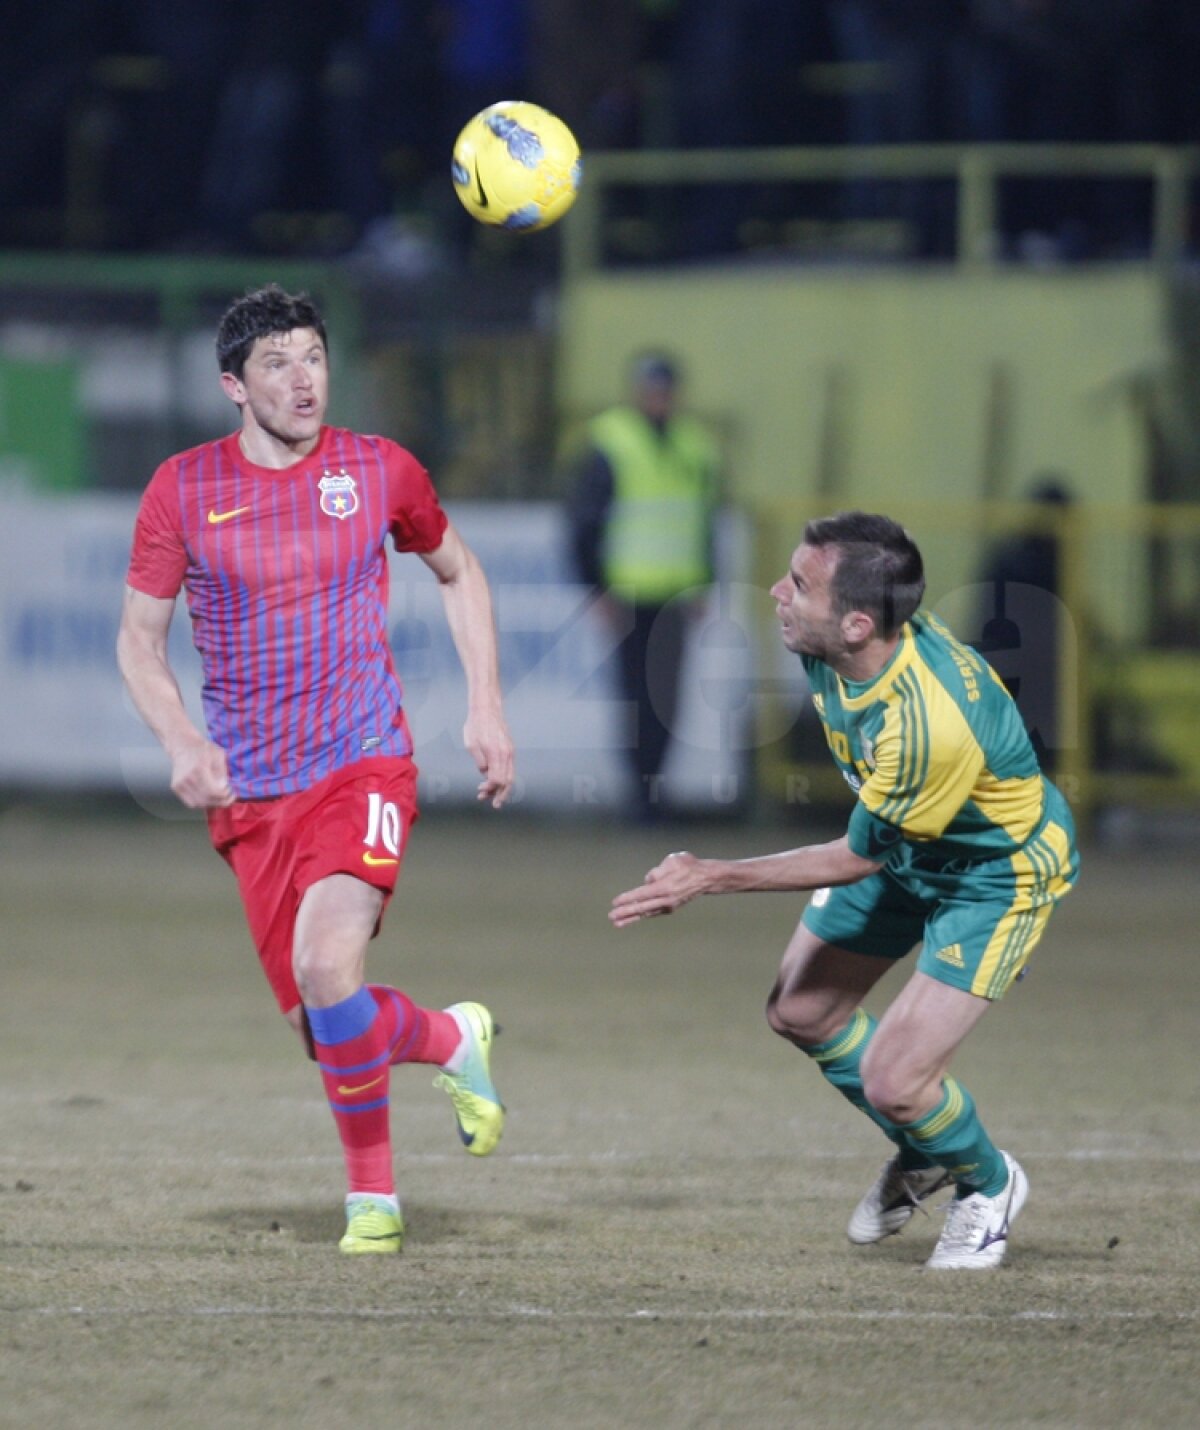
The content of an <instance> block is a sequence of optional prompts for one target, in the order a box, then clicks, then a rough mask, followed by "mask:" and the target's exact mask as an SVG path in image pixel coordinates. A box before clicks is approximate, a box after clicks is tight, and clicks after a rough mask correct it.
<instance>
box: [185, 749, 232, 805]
mask: <svg viewBox="0 0 1200 1430" xmlns="http://www.w3.org/2000/svg"><path fill="white" fill-rule="evenodd" d="M171 792H172V793H173V794H174V795H175V796H176V798H177V799H179V800H180V801H181V802H182V803H183V804H186V805H187V807H188V808H189V809H221V808H223V807H224V806H226V805H230V804H232V803H233V801H234V798H235V796H234V793H233V787H232V785H231V784H230V783H229V763H228V761H227V760H226V758H225V751H224V750H222V749H221V747H220V746H219V745H214V744H213V742H212V741H211V740H202V741H198V742H196V743H195V744H190V745H185V746H184V748H183V749H182V750H179V751H178V752H177V753H176V754H175V756H174V758H173V759H172V761H171Z"/></svg>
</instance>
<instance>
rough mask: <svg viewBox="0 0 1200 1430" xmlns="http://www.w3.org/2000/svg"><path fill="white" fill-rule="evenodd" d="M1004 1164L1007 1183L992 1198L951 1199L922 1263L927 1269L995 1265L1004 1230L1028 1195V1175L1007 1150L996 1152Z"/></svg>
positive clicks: (1005, 1241)
mask: <svg viewBox="0 0 1200 1430" xmlns="http://www.w3.org/2000/svg"><path fill="white" fill-rule="evenodd" d="M1000 1155H1001V1156H1002V1157H1003V1158H1004V1162H1005V1165H1006V1166H1007V1167H1008V1183H1007V1185H1006V1186H1005V1188H1004V1190H1003V1191H1001V1192H999V1193H997V1195H996V1196H994V1197H987V1196H984V1194H983V1193H982V1192H973V1193H972V1194H971V1195H970V1196H969V1197H963V1198H962V1200H961V1201H953V1202H951V1203H950V1207H949V1209H948V1210H947V1212H946V1225H945V1227H944V1228H943V1230H942V1234H941V1236H940V1237H939V1238H938V1244H937V1245H936V1246H935V1247H934V1249H933V1255H932V1256H931V1257H930V1258H929V1260H928V1261H927V1262H926V1263H925V1266H926V1269H927V1270H929V1271H989V1270H991V1268H992V1267H993V1266H999V1265H1000V1263H1001V1262H1002V1261H1003V1260H1004V1253H1005V1252H1006V1251H1007V1250H1008V1231H1009V1228H1010V1227H1011V1226H1012V1224H1013V1222H1014V1221H1016V1219H1017V1214H1018V1213H1019V1212H1020V1210H1021V1208H1022V1207H1023V1206H1024V1205H1025V1198H1026V1197H1027V1196H1028V1195H1029V1178H1028V1177H1026V1175H1025V1173H1024V1172H1023V1171H1022V1169H1021V1164H1020V1163H1019V1162H1018V1161H1017V1160H1016V1159H1015V1158H1014V1157H1010V1156H1009V1155H1008V1153H1007V1152H1001V1154H1000Z"/></svg>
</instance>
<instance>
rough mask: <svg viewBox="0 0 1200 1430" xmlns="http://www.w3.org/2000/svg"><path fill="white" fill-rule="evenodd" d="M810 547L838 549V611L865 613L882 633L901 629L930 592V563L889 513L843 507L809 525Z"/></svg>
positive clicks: (834, 588)
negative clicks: (927, 567) (927, 579)
mask: <svg viewBox="0 0 1200 1430" xmlns="http://www.w3.org/2000/svg"><path fill="white" fill-rule="evenodd" d="M804 542H805V545H807V546H833V547H836V548H837V564H836V565H835V567H834V568H833V580H832V581H831V583H830V595H831V598H832V602H833V609H834V613H835V615H838V616H844V615H847V614H848V613H849V612H850V611H865V612H866V614H867V615H868V616H870V617H871V619H872V620H873V621H874V622H875V629H876V631H877V632H878V633H879V634H880V635H881V636H890V635H892V634H894V633H895V632H896V631H898V630H899V629H900V627H901V626H902V625H903V624H904V622H905V621H907V620H908V619H909V617H910V616H911V615H912V614H913V612H914V611H916V609H917V607H918V606H919V605H920V604H921V597H922V596H923V595H924V594H925V565H924V562H923V561H922V560H921V553H920V552H919V551H918V550H917V545H916V542H915V541H913V539H912V537H911V536H909V534H908V532H907V531H905V529H904V528H903V527H902V526H901V525H900V524H899V522H895V521H893V520H892V519H891V517H887V516H872V515H870V514H869V513H867V512H864V511H842V512H838V514H837V515H836V516H822V517H818V518H817V519H816V520H814V521H810V522H809V523H808V525H807V526H806V527H805V528H804Z"/></svg>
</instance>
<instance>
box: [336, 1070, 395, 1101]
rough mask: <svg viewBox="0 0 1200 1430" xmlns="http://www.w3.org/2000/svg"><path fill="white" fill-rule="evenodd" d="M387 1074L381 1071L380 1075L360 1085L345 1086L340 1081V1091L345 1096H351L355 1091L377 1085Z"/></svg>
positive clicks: (363, 1090)
mask: <svg viewBox="0 0 1200 1430" xmlns="http://www.w3.org/2000/svg"><path fill="white" fill-rule="evenodd" d="M386 1076H387V1074H386V1073H381V1074H380V1075H379V1077H377V1078H372V1080H371V1081H370V1082H364V1083H362V1084H361V1085H360V1086H358V1087H343V1086H342V1084H341V1083H338V1092H340V1093H341V1094H342V1095H343V1096H344V1097H349V1096H350V1095H351V1094H352V1093H355V1092H366V1090H367V1089H368V1088H369V1087H375V1086H376V1084H378V1083H381V1082H382V1081H383V1079H384V1077H386Z"/></svg>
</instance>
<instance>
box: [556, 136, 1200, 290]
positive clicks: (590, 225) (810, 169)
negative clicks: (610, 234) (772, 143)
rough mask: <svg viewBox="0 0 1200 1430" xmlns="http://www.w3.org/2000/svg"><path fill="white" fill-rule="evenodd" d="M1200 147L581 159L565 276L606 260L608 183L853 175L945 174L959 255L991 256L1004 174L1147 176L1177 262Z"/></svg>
mask: <svg viewBox="0 0 1200 1430" xmlns="http://www.w3.org/2000/svg"><path fill="white" fill-rule="evenodd" d="M1198 172H1200V148H1197V147H1169V146H1164V145H1156V144H974V145H960V144H926V145H869V146H867V145H864V146H852V145H839V146H833V147H816V146H809V147H805V146H799V147H781V148H777V149H682V150H645V151H640V150H638V151H628V152H625V151H607V152H601V153H596V154H587V155H585V157H584V183H583V186H582V188H581V190H580V194H579V199H578V201H577V202H576V205H575V211H574V212H573V213H572V215H571V217H570V219H569V220H568V222H567V223H566V224H564V225H563V265H564V275H565V277H566V278H567V279H568V280H577V279H579V278H582V277H584V276H585V275H586V274H588V273H590V272H592V271H594V270H595V269H597V268H599V267H601V266H602V263H603V249H604V199H605V195H606V192H607V191H608V190H610V189H611V188H613V187H614V186H618V185H621V186H627V187H633V188H643V189H650V188H665V187H678V186H681V185H689V186H694V185H705V184H734V183H737V184H743V183H744V184H766V183H807V182H813V183H817V182H828V181H830V180H834V181H847V180H856V179H881V180H896V179H951V180H954V181H956V183H957V188H958V209H957V243H956V250H957V259H958V262H960V263H961V264H964V265H977V266H986V265H988V264H990V263H992V262H994V261H995V260H996V257H997V244H996V228H997V211H998V204H997V189H998V185H999V182H1000V181H1001V180H1002V179H1006V178H1015V177H1026V178H1028V177H1041V178H1059V179H1068V178H1081V177H1086V178H1103V179H1145V180H1149V181H1150V183H1151V184H1152V186H1153V201H1152V203H1153V209H1152V226H1151V227H1152V232H1151V257H1152V259H1153V260H1154V261H1155V262H1157V263H1161V264H1171V263H1174V262H1176V261H1177V260H1178V259H1179V258H1180V257H1182V255H1183V253H1184V252H1185V250H1186V247H1187V241H1188V210H1189V198H1188V189H1189V185H1190V183H1191V182H1192V180H1193V179H1194V178H1195V177H1196V175H1197V173H1198Z"/></svg>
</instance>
